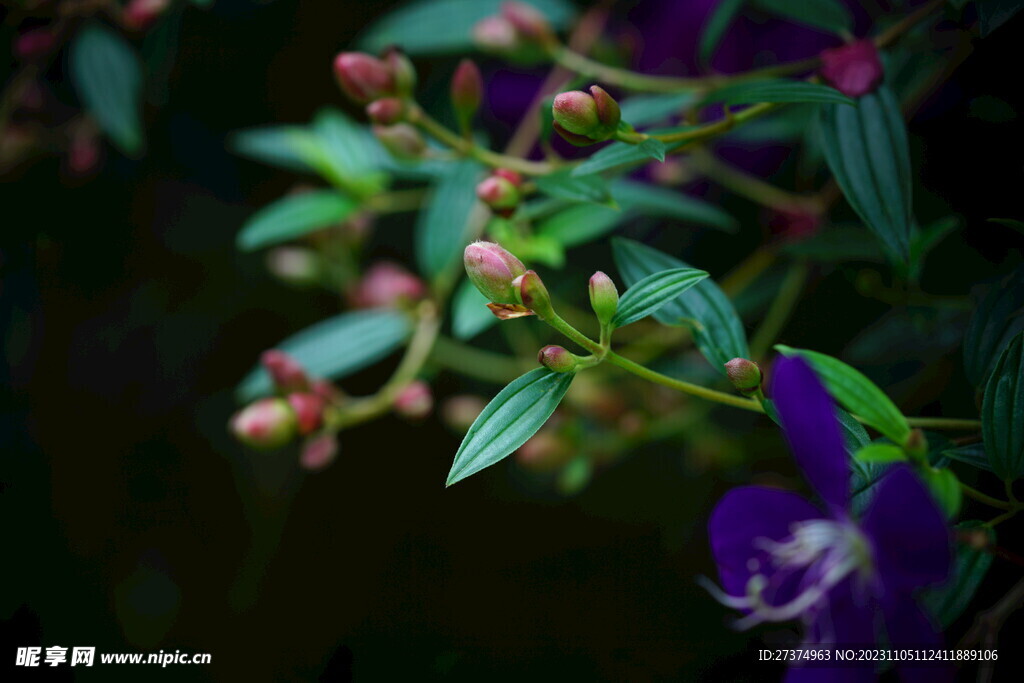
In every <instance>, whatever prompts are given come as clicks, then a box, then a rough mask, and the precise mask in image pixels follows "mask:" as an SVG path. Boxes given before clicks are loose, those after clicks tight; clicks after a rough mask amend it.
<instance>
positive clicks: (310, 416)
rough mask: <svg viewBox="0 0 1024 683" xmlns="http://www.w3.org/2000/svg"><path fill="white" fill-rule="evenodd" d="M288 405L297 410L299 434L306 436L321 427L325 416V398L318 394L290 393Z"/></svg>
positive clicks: (296, 417) (296, 418)
mask: <svg viewBox="0 0 1024 683" xmlns="http://www.w3.org/2000/svg"><path fill="white" fill-rule="evenodd" d="M288 405H289V406H291V408H292V410H293V411H295V420H296V423H297V424H298V429H299V434H301V435H302V436H305V435H307V434H309V433H311V432H314V431H316V430H317V429H319V428H320V423H321V422H323V417H324V399H323V398H321V397H320V396H318V395H317V394H310V393H301V394H298V393H296V394H288Z"/></svg>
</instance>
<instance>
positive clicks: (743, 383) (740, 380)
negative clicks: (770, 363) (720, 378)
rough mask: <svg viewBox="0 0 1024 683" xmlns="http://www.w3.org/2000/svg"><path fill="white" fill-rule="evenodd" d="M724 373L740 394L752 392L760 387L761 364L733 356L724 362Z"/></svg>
mask: <svg viewBox="0 0 1024 683" xmlns="http://www.w3.org/2000/svg"><path fill="white" fill-rule="evenodd" d="M725 374H726V376H727V377H728V378H729V381H730V382H732V385H733V387H735V388H736V390H737V391H739V392H740V393H741V394H753V393H754V392H756V391H757V390H758V389H759V388H760V387H761V366H759V365H758V364H757V363H755V362H754V361H752V360H747V359H746V358H733V359H732V360H731V361H729V362H728V363H726V364H725Z"/></svg>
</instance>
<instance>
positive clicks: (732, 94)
mask: <svg viewBox="0 0 1024 683" xmlns="http://www.w3.org/2000/svg"><path fill="white" fill-rule="evenodd" d="M714 102H721V103H722V104H730V105H735V104H754V103H758V102H780V103H787V102H789V103H802V102H827V103H832V104H845V105H853V106H855V105H856V104H857V102H856V101H855V100H853V99H851V98H849V97H847V96H846V95H844V94H843V93H841V92H839V91H838V90H836V89H835V88H830V87H829V86H827V85H819V84H818V83H808V82H807V81H788V80H785V79H771V80H765V81H747V82H741V83H736V84H734V85H729V86H726V87H724V88H719V89H718V90H715V91H712V92H711V93H709V94H708V95H707V97H705V98H704V102H703V103H704V104H711V103H714Z"/></svg>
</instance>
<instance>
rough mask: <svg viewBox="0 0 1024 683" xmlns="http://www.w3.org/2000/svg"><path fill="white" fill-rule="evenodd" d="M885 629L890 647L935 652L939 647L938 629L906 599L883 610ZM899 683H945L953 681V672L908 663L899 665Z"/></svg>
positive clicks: (950, 668)
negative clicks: (884, 612)
mask: <svg viewBox="0 0 1024 683" xmlns="http://www.w3.org/2000/svg"><path fill="white" fill-rule="evenodd" d="M885 628H886V631H887V632H888V635H889V646H890V647H897V648H907V649H934V648H939V647H942V635H941V633H939V629H938V628H937V627H936V626H935V625H934V624H933V623H932V622H931V620H930V619H929V618H928V617H927V616H926V615H925V613H924V612H922V611H921V608H920V607H918V606H917V604H916V603H915V602H914V601H913V599H911V598H910V597H909V596H908V597H906V598H905V599H903V600H898V601H895V602H894V603H892V604H890V605H889V607H888V609H887V610H886V615H885ZM899 672H900V680H901V681H904V682H905V683H918V682H920V683H946V682H947V681H952V680H953V678H954V677H955V675H956V669H955V668H953V667H952V666H936V665H935V664H928V665H921V664H918V665H917V666H915V665H914V664H913V663H910V662H903V663H901V664H900V665H899Z"/></svg>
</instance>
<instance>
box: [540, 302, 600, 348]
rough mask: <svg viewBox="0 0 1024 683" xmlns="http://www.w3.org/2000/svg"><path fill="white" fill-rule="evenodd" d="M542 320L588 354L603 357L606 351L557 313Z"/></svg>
mask: <svg viewBox="0 0 1024 683" xmlns="http://www.w3.org/2000/svg"><path fill="white" fill-rule="evenodd" d="M543 320H544V322H546V323H547V324H548V325H551V327H553V328H555V329H556V330H558V331H559V332H561V333H562V334H563V335H565V336H566V337H568V338H569V339H571V340H573V341H574V342H576V343H577V344H579V345H580V346H582V347H583V348H585V349H586V350H587V351H590V353H592V354H594V355H595V356H600V357H604V355H605V352H606V349H605V348H604V347H603V346H601V345H600V344H599V343H597V342H595V341H594V340H593V339H591V338H590V337H588V336H587V335H585V334H583V333H582V332H580V331H579V330H577V329H576V328H575V327H573V326H572V325H570V324H569V323H567V322H566V321H565V320H563V319H562V318H561V316H559V315H558V314H557V313H555V312H553V311H552V313H551V315H549V316H548V317H546V318H543Z"/></svg>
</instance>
